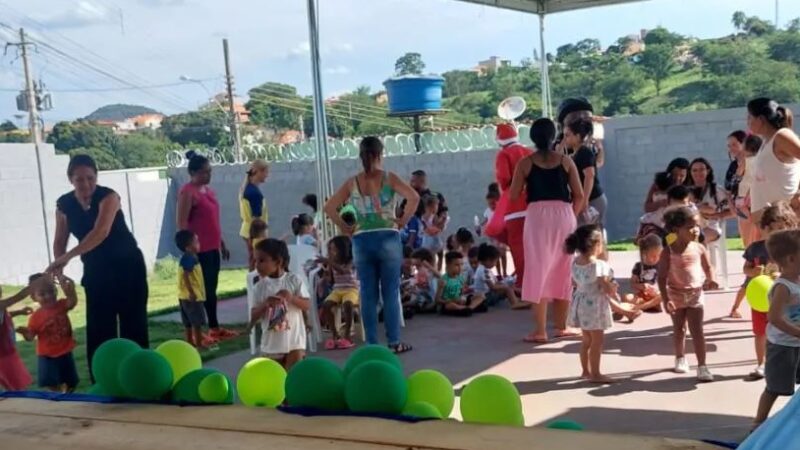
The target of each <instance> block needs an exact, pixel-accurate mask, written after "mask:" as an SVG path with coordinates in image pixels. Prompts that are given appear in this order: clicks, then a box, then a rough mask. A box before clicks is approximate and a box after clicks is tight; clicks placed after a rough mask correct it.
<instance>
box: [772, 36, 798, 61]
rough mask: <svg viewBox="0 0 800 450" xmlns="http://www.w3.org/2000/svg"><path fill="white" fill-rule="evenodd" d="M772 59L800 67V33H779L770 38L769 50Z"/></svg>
mask: <svg viewBox="0 0 800 450" xmlns="http://www.w3.org/2000/svg"><path fill="white" fill-rule="evenodd" d="M767 52H768V53H769V56H770V58H772V59H774V60H776V61H787V62H791V63H794V64H797V65H800V33H798V32H792V31H778V32H777V33H775V34H773V35H772V36H770V38H769V41H768V50H767Z"/></svg>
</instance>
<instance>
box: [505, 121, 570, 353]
mask: <svg viewBox="0 0 800 450" xmlns="http://www.w3.org/2000/svg"><path fill="white" fill-rule="evenodd" d="M555 137H556V127H555V124H554V123H553V121H552V120H550V119H539V120H537V121H536V122H534V123H533V125H531V140H532V141H533V143H534V144H536V149H537V151H536V153H534V154H532V155H531V156H528V157H526V158H525V159H522V160H521V161H520V162H519V163H518V164H517V167H516V169H515V171H514V179H513V181H512V182H511V188H510V189H509V190H510V193H511V199H512V200H515V199H517V198H518V197H519V196H520V195H521V194H522V191H523V188H525V190H526V193H527V197H528V210H527V212H526V216H525V229H524V240H523V243H524V248H525V275H524V277H523V282H522V299H523V300H524V301H526V302H530V303H533V304H535V305H536V307H535V308H533V310H534V323H535V328H534V330H533V332H532V333H530V334H529V335H527V336H526V337H525V341H526V342H536V343H545V342H547V303H548V302H550V301H553V304H554V308H555V310H554V317H555V328H556V330H557V331H556V337H566V336H577V335H578V334H579V333H577V332H575V331H574V330H570V329H568V328H567V312H568V310H569V299H570V297H571V296H572V282H571V280H572V277H571V269H572V267H571V266H572V255H568V254H566V253H565V252H564V241H565V240H566V239H567V237H568V236H569V235H570V234H571V233H572V232H573V231H575V227H576V226H577V224H576V219H575V216H576V215H577V213H578V212H580V211H581V208H582V207H583V205H584V196H583V188H582V187H581V181H580V178H579V176H578V169H577V167H575V163H574V162H573V161H572V159H570V158H569V157H568V156H565V155H563V154H561V153H556V152H554V151H553V141H554V140H555Z"/></svg>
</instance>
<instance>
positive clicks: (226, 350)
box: [3, 261, 250, 391]
mask: <svg viewBox="0 0 800 450" xmlns="http://www.w3.org/2000/svg"><path fill="white" fill-rule="evenodd" d="M176 274H177V265H176V264H175V263H174V261H167V262H163V261H160V262H158V263H157V264H156V268H155V270H154V273H153V274H152V275H151V277H150V280H149V287H150V297H149V299H148V303H147V310H148V313H149V315H150V316H151V317H152V316H157V315H161V314H164V313H168V312H172V311H176V310H177V309H178V300H177V297H176V295H177V294H176V291H177V284H176V281H175V280H176V277H177V275H176ZM245 274H246V271H245V270H244V269H239V270H223V271H222V272H221V273H220V277H219V288H218V289H217V294H218V296H219V298H220V299H221V300H222V299H228V298H234V297H239V296H242V295H245V288H244V283H245V282H244V280H245ZM19 289H20V287H19V286H3V297H4V298H6V297H8V296H10V295H11V294H13V293H15V292H17V291H19ZM77 291H78V306H76V307H75V309H74V310H72V312H70V315H69V316H70V320H71V321H72V328H73V330H74V335H75V340H76V341H77V343H78V345H77V347H76V348H75V350H74V351H73V355H74V356H75V363H76V365H77V366H78V376H79V377H80V379H81V383H80V385H79V386H78V390H79V391H85V390H87V389H88V388H89V369H88V364H87V361H86V346H85V345H84V342H85V339H86V330H85V328H86V302H85V299H86V297H85V294H84V291H83V288H82V287H81V286H80V285H78V286H77ZM23 306H31V307H33V308H36V304H35V303H33V302H32V301H31V300H25V301H24V302H22V303H19V304H17V305H15V306H14V307H13V308H11V309H12V310H15V309H18V308H21V307H23ZM14 321H15V326H24V325H25V324H26V321H27V318H26V317H17V318H15V320H14ZM245 326H246V324H240V325H234V326H232V327H233V328H236V329H244V327H245ZM148 328H149V332H150V347H151V348H155V347H157V346H158V344H160V343H162V342H164V341H168V340H170V339H183V335H184V333H183V326H182V325H181V324H180V323H169V322H156V321H152V320H151V321H150V322H149V325H148ZM249 345H250V344H249V341H248V336H246V335H242V336H239V337H237V338H235V339H231V340H228V341H224V342H222V343H220V344H219V349H218V350H215V351H213V352H212V351H204V352H202V353H201V356H202V357H203V360H204V361H205V360H209V359H214V358H218V357H220V356H224V355H227V354H230V353H233V352H236V351H239V350H242V349H246V348H249ZM17 350H18V351H19V353H20V356H21V357H22V360H23V361H24V362H25V365H26V366H27V367H28V370H29V371H30V372H31V375H32V376H33V379H34V383H35V382H36V347H35V342H25V341H24V340H22V339H21V337H20V336H19V335H17Z"/></svg>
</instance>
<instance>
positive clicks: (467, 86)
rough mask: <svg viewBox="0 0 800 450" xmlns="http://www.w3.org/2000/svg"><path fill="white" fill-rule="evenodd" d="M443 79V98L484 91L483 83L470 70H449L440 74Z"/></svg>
mask: <svg viewBox="0 0 800 450" xmlns="http://www.w3.org/2000/svg"><path fill="white" fill-rule="evenodd" d="M442 77H444V88H443V89H442V95H443V96H444V97H453V96H457V95H464V94H468V93H470V92H476V91H482V90H485V89H486V86H485V85H484V81H483V80H482V79H481V77H480V76H478V74H477V73H475V72H473V71H471V70H451V71H448V72H445V73H443V74H442Z"/></svg>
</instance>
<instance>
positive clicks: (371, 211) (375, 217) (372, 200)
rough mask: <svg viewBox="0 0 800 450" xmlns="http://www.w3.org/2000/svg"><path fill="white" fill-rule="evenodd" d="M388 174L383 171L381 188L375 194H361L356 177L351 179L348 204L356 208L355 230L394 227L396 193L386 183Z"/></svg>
mask: <svg viewBox="0 0 800 450" xmlns="http://www.w3.org/2000/svg"><path fill="white" fill-rule="evenodd" d="M387 179H388V174H387V172H386V171H384V172H383V179H381V189H380V191H378V193H377V194H375V195H363V194H362V193H361V187H360V186H359V183H358V177H355V178H354V179H353V190H352V192H351V193H350V204H351V205H352V206H353V207H354V208H355V210H356V224H357V232H360V231H371V230H385V229H395V228H396V226H395V222H394V219H395V206H396V204H397V201H396V198H397V196H396V193H395V192H394V189H392V187H391V186H390V185H389V184H388V183H387Z"/></svg>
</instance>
